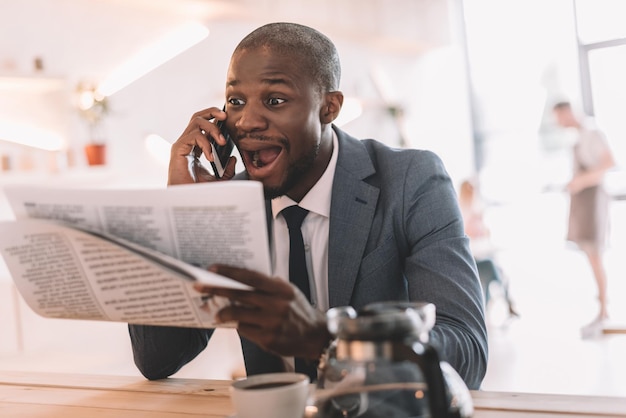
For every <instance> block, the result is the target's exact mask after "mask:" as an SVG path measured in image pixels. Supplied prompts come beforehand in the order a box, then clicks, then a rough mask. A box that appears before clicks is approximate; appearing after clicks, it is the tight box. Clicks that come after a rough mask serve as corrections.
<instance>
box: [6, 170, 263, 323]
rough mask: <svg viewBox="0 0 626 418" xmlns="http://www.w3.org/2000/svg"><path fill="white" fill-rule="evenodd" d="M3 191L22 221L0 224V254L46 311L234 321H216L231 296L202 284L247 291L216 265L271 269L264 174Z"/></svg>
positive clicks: (138, 319)
mask: <svg viewBox="0 0 626 418" xmlns="http://www.w3.org/2000/svg"><path fill="white" fill-rule="evenodd" d="M4 193H5V196H6V198H7V200H8V202H9V204H10V206H11V209H12V210H13V213H14V215H15V220H14V221H4V222H0V254H2V256H3V257H4V260H5V262H6V264H7V267H8V269H9V272H10V274H11V276H12V278H13V280H14V282H15V284H16V287H17V289H18V290H19V292H20V293H21V295H22V297H23V298H24V300H25V301H26V303H27V304H28V305H29V306H30V308H31V309H33V311H35V312H36V313H38V314H39V315H41V316H45V317H52V318H71V319H87V320H102V321H119V322H127V323H133V324H144V325H167V326H181V327H197V328H213V327H216V326H222V327H232V326H233V325H234V324H219V325H218V324H216V321H215V314H216V312H217V311H218V310H219V309H221V308H222V307H223V306H226V305H227V304H228V303H229V301H228V300H226V299H224V298H220V297H208V296H207V295H202V294H200V293H198V292H197V291H196V290H195V289H193V285H194V283H196V282H198V281H199V282H203V283H208V284H212V285H215V286H219V287H230V288H239V289H247V286H245V285H243V284H241V283H238V282H236V281H234V280H231V279H229V278H227V277H223V276H220V275H217V274H214V273H212V272H209V271H208V270H207V268H208V266H210V265H211V264H213V263H222V264H229V265H233V266H239V267H244V268H248V269H253V270H257V271H260V272H263V273H265V274H270V273H271V267H270V256H269V243H268V235H267V226H266V225H267V221H266V212H265V200H264V198H263V188H262V185H261V183H258V182H254V181H229V182H216V183H205V184H192V185H181V186H171V187H168V188H163V189H146V190H134V189H123V190H111V189H97V190H84V189H59V188H42V187H32V186H29V187H19V186H8V187H5V188H4ZM207 307H208V308H209V309H206V308H207ZM201 308H203V309H201Z"/></svg>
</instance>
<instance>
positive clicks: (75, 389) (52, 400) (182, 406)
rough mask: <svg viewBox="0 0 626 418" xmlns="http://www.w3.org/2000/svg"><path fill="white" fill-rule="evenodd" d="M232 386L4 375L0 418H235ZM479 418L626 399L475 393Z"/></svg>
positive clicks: (609, 410) (548, 416)
mask: <svg viewBox="0 0 626 418" xmlns="http://www.w3.org/2000/svg"><path fill="white" fill-rule="evenodd" d="M229 383H230V382H229V381H219V380H200V379H175V378H171V379H166V380H161V381H155V382H150V381H147V380H145V379H143V378H141V377H130V376H104V375H102V376H94V375H81V374H54V373H25V372H8V371H0V417H3V418H4V417H6V418H23V417H28V418H34V417H46V418H53V417H59V418H79V417H80V418H92V417H97V418H126V417H133V418H136V417H145V418H173V417H186V418H194V417H205V418H211V417H219V418H225V417H228V416H230V415H231V414H233V408H232V405H231V403H230V398H229V394H228V385H229ZM472 397H473V399H474V408H475V414H474V417H475V418H492V417H493V418H496V417H498V418H517V417H529V418H557V417H560V418H574V417H626V398H610V397H595V396H594V397H591V396H566V395H546V394H529V393H505V392H485V391H480V392H472Z"/></svg>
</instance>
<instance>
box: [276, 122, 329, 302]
mask: <svg viewBox="0 0 626 418" xmlns="http://www.w3.org/2000/svg"><path fill="white" fill-rule="evenodd" d="M338 146H339V145H338V142H337V136H336V134H335V132H334V131H333V153H332V156H331V158H330V162H329V163H328V167H327V168H326V171H324V174H322V177H320V179H319V180H318V181H317V183H315V185H314V186H313V188H312V189H311V190H309V192H308V193H307V194H306V196H304V198H303V199H302V200H301V201H300V203H299V206H300V207H302V208H304V209H307V210H308V211H309V214H308V215H307V217H306V218H304V222H302V227H301V229H302V238H303V240H304V250H305V254H306V264H307V271H308V273H309V286H310V289H311V299H312V303H313V306H315V307H316V308H317V309H319V310H320V311H322V312H326V311H327V310H328V230H329V219H330V197H331V194H332V187H333V179H334V177H335V167H336V166H337V152H338ZM295 204H297V203H296V202H294V201H293V200H291V199H290V198H289V197H287V196H281V197H278V198H276V199H273V200H272V216H273V217H274V225H273V231H272V233H273V235H274V236H273V239H272V240H271V242H272V267H273V272H274V273H273V274H274V276H277V277H280V278H283V279H285V280H289V230H288V229H287V223H286V222H285V219H284V218H283V216H282V215H280V211H281V210H283V209H284V208H286V207H289V206H293V205H295Z"/></svg>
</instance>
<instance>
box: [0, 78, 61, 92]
mask: <svg viewBox="0 0 626 418" xmlns="http://www.w3.org/2000/svg"><path fill="white" fill-rule="evenodd" d="M65 87H66V81H65V79H63V78H60V77H43V76H0V90H4V91H16V92H35V93H47V92H51V91H59V90H63V89H65Z"/></svg>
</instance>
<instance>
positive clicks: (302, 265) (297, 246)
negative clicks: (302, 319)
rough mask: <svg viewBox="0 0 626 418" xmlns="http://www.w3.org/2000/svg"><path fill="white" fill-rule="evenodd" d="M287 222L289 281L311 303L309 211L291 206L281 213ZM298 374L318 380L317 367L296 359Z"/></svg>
mask: <svg viewBox="0 0 626 418" xmlns="http://www.w3.org/2000/svg"><path fill="white" fill-rule="evenodd" d="M281 213H282V214H283V218H285V221H287V228H288V229H289V281H291V282H292V283H293V284H295V285H296V286H298V289H300V291H301V292H302V293H304V295H305V296H306V297H307V299H308V300H309V302H310V301H311V289H310V287H309V273H308V272H307V269H306V257H305V254H304V240H303V239H302V230H301V229H300V227H301V226H302V221H304V218H306V216H307V215H308V214H309V211H308V210H306V209H303V208H301V207H300V206H297V205H296V206H289V207H288V208H285V209H283V210H282V211H281ZM294 360H295V368H296V372H298V373H304V374H306V375H308V376H309V378H310V379H311V381H315V380H316V379H317V367H315V366H314V365H313V364H311V363H310V362H309V363H307V362H306V361H305V360H304V359H301V358H298V357H296V358H295V359H294Z"/></svg>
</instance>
